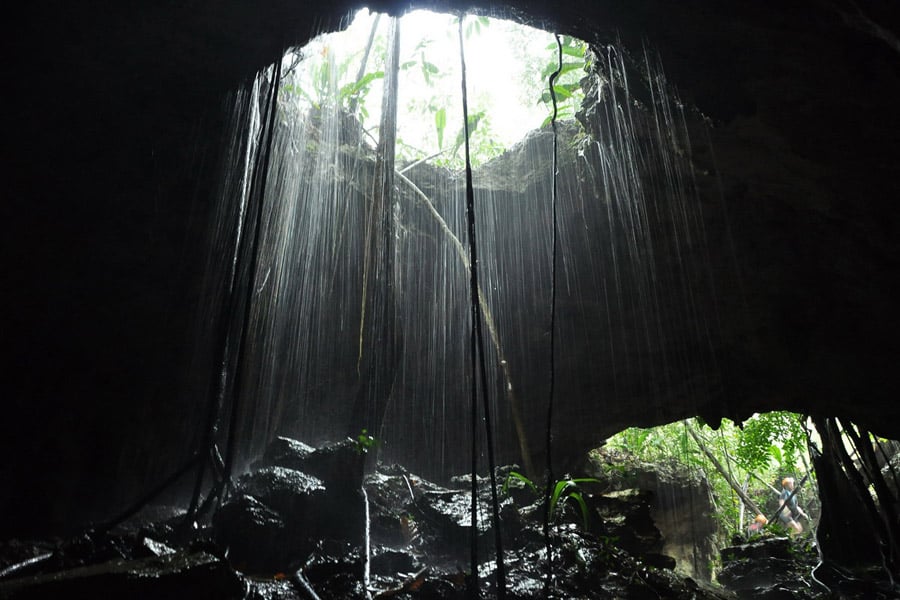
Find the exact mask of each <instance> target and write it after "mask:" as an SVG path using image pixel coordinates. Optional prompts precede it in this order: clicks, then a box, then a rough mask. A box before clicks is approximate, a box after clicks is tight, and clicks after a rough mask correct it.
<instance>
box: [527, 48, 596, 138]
mask: <svg viewBox="0 0 900 600" xmlns="http://www.w3.org/2000/svg"><path fill="white" fill-rule="evenodd" d="M560 42H561V45H562V55H563V56H562V65H560V64H559V60H558V58H559V48H558V46H557V45H556V43H552V44H549V45H548V46H547V50H548V51H551V56H552V58H551V59H550V60H549V62H548V63H547V64H546V65H544V68H543V70H542V71H541V78H542V79H543V80H544V81H547V82H548V83H547V87H546V88H545V89H544V91H543V92H542V93H541V96H540V99H539V100H538V103H542V104H544V105H545V106H546V107H547V110H548V112H549V114H548V116H547V118H546V119H545V120H544V123H543V126H546V125H548V124H549V123H550V120H551V119H552V118H553V96H552V95H551V93H550V84H549V80H550V76H551V75H552V74H553V73H556V71H557V70H559V74H558V75H557V76H556V78H555V80H554V82H553V93H554V94H555V95H556V108H557V116H556V118H557V119H572V118H574V117H575V112H576V111H577V110H578V109H579V108H580V107H581V101H582V100H583V99H584V92H583V91H582V89H581V74H582V73H584V71H585V67H586V64H587V63H586V61H585V52H586V51H587V44H586V43H585V42H583V41H581V40H579V39H578V38H574V37H572V36H570V35H564V36H561V37H560Z"/></svg>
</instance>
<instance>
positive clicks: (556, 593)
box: [0, 438, 896, 600]
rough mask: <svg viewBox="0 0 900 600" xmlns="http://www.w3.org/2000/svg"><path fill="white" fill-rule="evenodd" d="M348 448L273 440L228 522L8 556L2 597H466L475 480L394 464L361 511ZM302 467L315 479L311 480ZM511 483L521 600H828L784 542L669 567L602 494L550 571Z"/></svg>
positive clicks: (802, 548)
mask: <svg viewBox="0 0 900 600" xmlns="http://www.w3.org/2000/svg"><path fill="white" fill-rule="evenodd" d="M348 449H349V445H346V444H344V443H343V442H340V443H338V444H336V445H331V446H329V447H328V448H327V450H326V451H325V452H323V454H322V455H320V457H319V459H313V458H312V457H314V456H315V455H316V454H317V453H318V452H319V450H318V449H311V448H310V447H308V446H305V445H303V444H300V443H299V442H295V441H292V440H288V439H287V438H280V439H278V440H276V441H275V442H274V443H273V445H272V447H270V449H269V451H267V453H266V456H267V458H265V459H263V460H260V461H259V462H258V463H256V465H255V467H254V469H253V470H252V471H251V472H250V473H248V474H245V475H244V476H242V477H241V478H239V480H238V482H237V485H236V486H235V490H234V492H233V494H232V495H231V497H230V498H229V499H228V500H227V502H225V503H224V504H223V506H222V507H221V508H220V509H219V510H218V512H217V513H216V514H215V515H214V516H213V517H212V518H211V519H210V520H208V521H207V522H201V523H198V524H197V526H196V527H194V528H188V529H185V528H184V527H183V521H184V519H183V511H181V512H178V511H171V510H169V511H159V512H158V513H156V517H155V518H153V519H150V520H149V521H148V520H147V519H143V520H141V521H137V520H136V521H135V522H131V523H126V524H125V525H123V526H121V527H119V528H117V529H115V530H112V531H111V532H109V533H101V532H95V531H89V532H85V533H84V534H82V535H80V536H76V537H74V538H72V539H68V540H42V541H27V542H26V541H8V542H5V543H3V544H2V545H0V598H2V599H5V598H12V599H21V598H61V597H65V598H80V597H90V598H97V597H108V598H116V597H121V598H126V597H127V598H216V599H223V600H229V599H232V598H233V599H235V600H236V599H238V598H247V599H252V600H293V599H309V598H315V597H318V598H320V599H322V600H330V599H335V600H337V599H347V598H366V597H371V598H373V599H386V598H395V599H400V600H403V599H438V600H442V599H446V600H451V599H457V598H459V599H462V598H468V597H470V596H469V593H468V588H467V586H468V585H469V584H470V583H471V577H470V574H469V571H470V565H471V563H470V560H471V549H472V546H471V541H470V531H471V529H470V525H471V521H470V520H471V497H470V489H471V488H470V485H471V479H470V478H469V477H468V476H462V477H459V478H456V479H454V480H452V481H451V484H450V486H451V487H443V486H440V485H437V484H435V483H433V482H430V481H428V480H426V479H423V478H421V477H418V476H417V475H415V474H413V473H410V472H409V471H407V470H405V469H404V468H403V467H400V466H397V465H390V466H388V465H384V466H381V467H379V468H378V469H377V471H376V472H373V473H371V474H369V475H368V476H366V477H365V479H364V486H365V496H364V495H363V493H362V491H361V488H354V489H349V485H350V484H349V481H350V477H351V475H348V471H346V470H345V467H346V466H347V465H348V464H361V463H356V462H355V461H356V460H357V458H358V457H357V456H356V455H354V456H353V457H351V456H350V454H349V452H347V450H348ZM335 457H338V458H335ZM316 460H319V461H320V462H318V463H316ZM304 464H307V465H313V466H311V467H310V469H311V470H315V471H316V472H315V473H307V472H303V471H301V470H299V469H298V467H300V466H302V465H304ZM323 465H330V466H327V468H326V466H323ZM354 468H355V467H354ZM331 469H334V470H336V471H338V472H332V471H331ZM514 469H516V467H514V466H513V467H503V468H499V469H498V478H497V481H498V485H500V486H502V488H501V489H499V490H498V510H499V513H500V519H501V524H502V526H501V528H500V532H501V534H502V535H501V539H502V543H503V547H504V561H503V564H504V567H505V570H506V591H507V593H506V597H507V598H510V599H511V600H536V599H539V598H554V599H570V598H585V599H593V598H604V599H605V598H610V599H611V598H617V599H627V600H633V599H644V598H648V599H653V600H656V599H659V598H673V599H685V600H688V599H693V600H726V599H729V598H731V599H733V598H741V599H744V598H746V599H760V600H761V599H764V598H765V599H769V598H782V597H784V598H787V597H791V598H825V597H830V596H828V594H827V593H826V592H825V591H824V587H820V586H819V585H818V584H816V583H815V582H814V580H813V578H812V577H811V573H812V569H813V567H815V566H816V558H817V557H816V553H815V551H814V549H812V548H811V547H809V545H808V544H806V545H804V542H801V541H798V540H793V539H788V538H778V537H765V536H764V537H761V538H756V539H754V540H752V541H749V542H747V543H742V544H735V545H734V546H732V547H729V548H726V549H724V550H722V553H721V560H722V565H723V566H722V569H721V572H720V573H719V580H718V584H719V585H717V584H711V583H706V582H702V581H700V580H696V579H692V578H690V577H685V576H684V575H683V574H679V573H678V572H677V571H676V570H673V567H674V566H675V562H676V561H675V559H673V558H672V557H670V556H667V555H666V554H664V553H662V552H661V549H662V547H663V545H662V541H661V540H662V538H661V535H660V532H659V530H658V528H657V527H656V526H655V524H654V521H653V518H652V511H651V510H650V509H649V507H650V506H651V504H652V498H651V497H650V496H648V494H647V493H646V491H642V490H640V489H637V488H624V487H623V489H618V490H616V489H610V487H609V486H608V484H607V483H606V482H602V481H593V480H592V481H591V483H590V484H585V485H581V484H579V486H577V488H576V489H577V491H578V493H579V494H580V497H581V498H582V499H583V500H584V510H585V511H586V514H584V513H583V511H582V509H580V508H579V506H580V503H578V502H575V501H568V502H565V501H561V502H560V503H559V504H558V505H557V506H558V510H557V511H556V514H555V515H553V520H552V523H551V527H550V537H549V540H550V544H549V547H550V550H549V557H550V560H549V562H548V544H547V539H546V538H545V537H544V533H543V530H544V522H543V520H544V509H543V500H542V498H541V497H540V496H541V493H540V492H539V491H538V490H539V489H540V488H539V486H534V485H533V484H529V483H527V482H526V481H524V480H522V479H517V478H515V477H509V476H508V473H509V472H510V471H511V470H514ZM350 473H351V474H352V477H356V476H357V473H356V471H351V472H350ZM359 476H360V481H363V480H362V477H361V472H360V474H359ZM620 487H622V486H620ZM477 490H478V504H479V513H478V519H479V524H478V529H477V532H478V533H477V536H476V543H477V557H478V586H479V590H480V591H481V596H482V597H483V598H492V597H496V595H497V594H496V591H497V590H496V585H497V563H496V561H495V545H494V541H495V536H494V529H493V524H492V518H491V513H492V510H491V490H490V483H489V480H488V479H487V478H481V477H479V478H478V479H477ZM366 498H367V499H368V515H369V520H368V523H367V522H366V520H365V515H366V502H365V499H366ZM367 525H368V527H367ZM29 561H34V562H33V563H30V562H29ZM816 574H817V578H818V579H819V580H821V581H823V582H824V583H825V584H827V585H828V586H829V589H832V590H836V591H839V592H840V593H839V594H838V596H837V597H841V598H879V599H880V598H890V597H896V596H891V594H890V593H889V592H890V591H891V590H890V589H889V588H886V587H885V586H884V585H881V586H879V585H877V584H876V583H872V582H875V581H877V580H878V578H877V576H874V577H870V578H869V579H868V581H869V583H866V584H861V583H858V582H857V583H854V584H853V585H850V583H849V581H848V580H847V579H846V578H845V577H840V576H838V575H837V574H835V573H834V572H831V571H829V569H828V568H827V567H821V568H819V569H818V571H817V573H816ZM548 590H549V592H548Z"/></svg>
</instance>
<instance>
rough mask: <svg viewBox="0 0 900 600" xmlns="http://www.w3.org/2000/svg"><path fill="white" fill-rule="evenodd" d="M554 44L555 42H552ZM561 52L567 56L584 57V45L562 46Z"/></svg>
mask: <svg viewBox="0 0 900 600" xmlns="http://www.w3.org/2000/svg"><path fill="white" fill-rule="evenodd" d="M554 46H555V44H554ZM562 51H563V54H565V55H567V56H574V57H575V58H581V59H584V47H583V46H581V47H579V46H563V49H562Z"/></svg>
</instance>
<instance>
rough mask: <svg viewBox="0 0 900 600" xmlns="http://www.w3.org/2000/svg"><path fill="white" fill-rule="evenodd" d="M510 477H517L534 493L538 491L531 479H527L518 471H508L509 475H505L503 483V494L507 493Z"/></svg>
mask: <svg viewBox="0 0 900 600" xmlns="http://www.w3.org/2000/svg"><path fill="white" fill-rule="evenodd" d="M510 479H518V480H519V481H521V482H522V483H524V484H525V485H526V486H528V487H529V488H531V491H533V492H534V493H535V494H537V493H538V489H537V486H536V485H534V482H533V481H532V480H531V479H529V478H528V477H526V476H525V475H522V474H521V473H519V472H518V471H510V472H509V475H507V476H506V482H505V483H504V484H503V493H504V494H508V493H509V480H510Z"/></svg>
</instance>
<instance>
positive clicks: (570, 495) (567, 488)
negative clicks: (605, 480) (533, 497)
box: [550, 477, 600, 529]
mask: <svg viewBox="0 0 900 600" xmlns="http://www.w3.org/2000/svg"><path fill="white" fill-rule="evenodd" d="M579 483H600V480H599V479H595V478H593V477H580V478H575V479H569V478H567V479H560V480H559V481H557V482H556V485H554V486H553V493H552V494H551V495H550V515H551V517H552V516H554V515H555V514H556V510H557V508H558V507H559V506H560V503H561V502H563V503H564V502H569V501H575V502H576V503H577V504H578V507H579V508H580V509H581V520H582V525H583V526H584V529H587V528H588V525H589V516H590V513H589V511H588V507H587V503H585V501H584V496H582V494H581V489H580V488H579V487H578V484H579Z"/></svg>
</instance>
